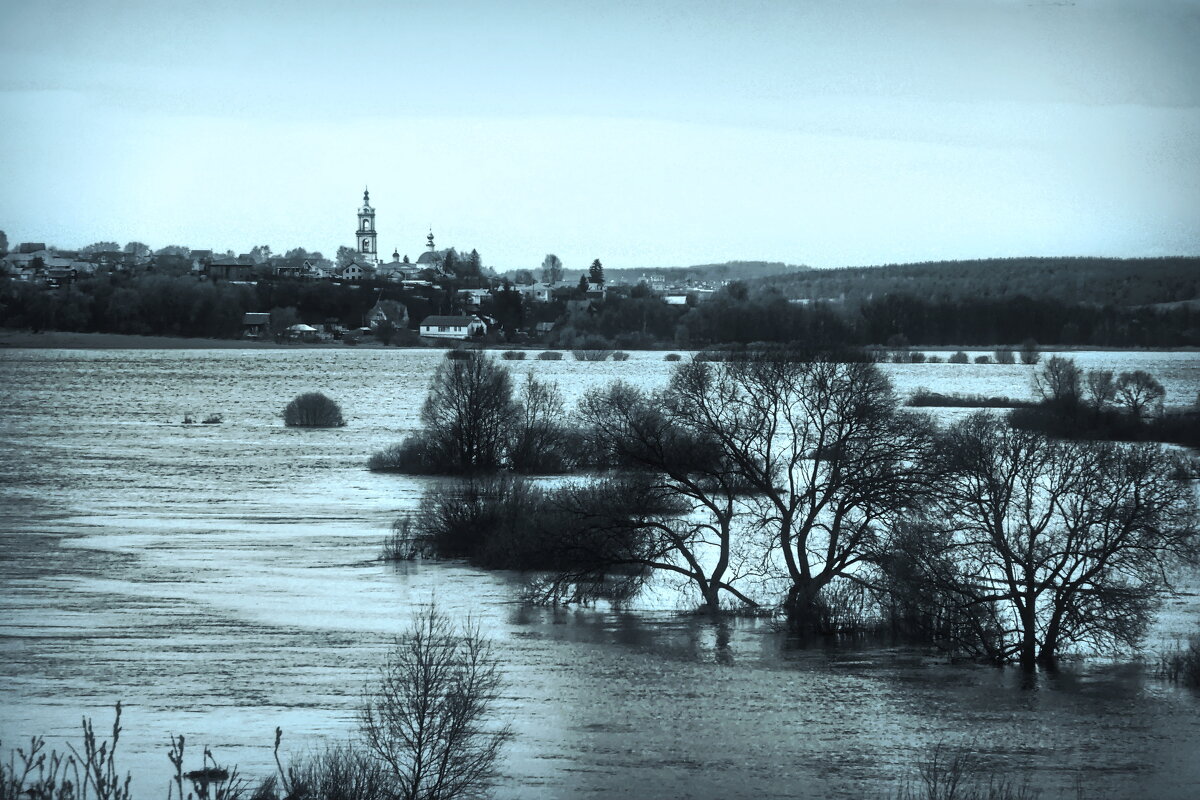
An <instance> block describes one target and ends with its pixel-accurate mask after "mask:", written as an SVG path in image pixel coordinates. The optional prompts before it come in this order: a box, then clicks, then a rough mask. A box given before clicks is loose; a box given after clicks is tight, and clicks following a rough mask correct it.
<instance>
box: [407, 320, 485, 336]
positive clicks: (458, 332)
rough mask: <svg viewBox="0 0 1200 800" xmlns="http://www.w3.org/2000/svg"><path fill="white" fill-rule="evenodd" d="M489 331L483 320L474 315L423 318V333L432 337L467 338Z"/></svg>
mask: <svg viewBox="0 0 1200 800" xmlns="http://www.w3.org/2000/svg"><path fill="white" fill-rule="evenodd" d="M486 332H487V326H486V325H484V323H483V320H481V319H480V318H479V317H476V316H474V315H472V316H469V317H466V316H457V317H442V316H433V317H426V318H425V319H423V320H421V335H422V336H428V337H429V338H431V339H466V338H468V337H471V336H481V335H483V334H484V333H486Z"/></svg>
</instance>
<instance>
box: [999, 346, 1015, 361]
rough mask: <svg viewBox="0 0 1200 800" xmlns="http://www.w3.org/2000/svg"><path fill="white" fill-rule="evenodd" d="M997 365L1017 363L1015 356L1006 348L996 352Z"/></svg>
mask: <svg viewBox="0 0 1200 800" xmlns="http://www.w3.org/2000/svg"><path fill="white" fill-rule="evenodd" d="M996 363H997V364H1015V363H1017V354H1016V353H1014V352H1013V351H1012V350H1009V349H1008V348H1001V349H999V350H997V351H996Z"/></svg>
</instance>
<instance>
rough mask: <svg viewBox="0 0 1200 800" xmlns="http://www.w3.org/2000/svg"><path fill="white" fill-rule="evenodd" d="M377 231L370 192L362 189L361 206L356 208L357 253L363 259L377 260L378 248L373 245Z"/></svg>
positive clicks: (373, 261)
mask: <svg viewBox="0 0 1200 800" xmlns="http://www.w3.org/2000/svg"><path fill="white" fill-rule="evenodd" d="M377 236H378V232H377V231H376V230H375V209H373V208H371V193H370V192H369V191H367V190H366V189H363V204H362V208H360V209H358V248H357V249H358V255H359V257H360V258H362V259H363V260H365V261H370V262H372V263H375V262H378V261H379V257H378V253H379V249H378V248H377V247H376V245H375V241H376V237H377Z"/></svg>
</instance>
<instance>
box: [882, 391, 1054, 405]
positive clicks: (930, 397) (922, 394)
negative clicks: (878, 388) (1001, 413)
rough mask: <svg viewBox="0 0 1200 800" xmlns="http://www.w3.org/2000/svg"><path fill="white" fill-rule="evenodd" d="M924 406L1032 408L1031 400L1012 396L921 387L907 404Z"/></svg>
mask: <svg viewBox="0 0 1200 800" xmlns="http://www.w3.org/2000/svg"><path fill="white" fill-rule="evenodd" d="M905 405H908V406H911V407H923V408H1032V407H1033V406H1034V405H1035V403H1032V402H1030V401H1029V400H1014V399H1013V398H1011V397H984V396H983V395H978V394H971V395H962V394H942V393H940V392H935V391H933V390H931V389H926V388H925V387H921V388H919V389H917V390H916V391H915V392H913V393H912V396H911V397H909V398H908V402H907V403H906V404H905Z"/></svg>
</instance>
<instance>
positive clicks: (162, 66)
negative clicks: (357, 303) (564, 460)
mask: <svg viewBox="0 0 1200 800" xmlns="http://www.w3.org/2000/svg"><path fill="white" fill-rule="evenodd" d="M0 42H2V46H0V147H2V151H3V157H2V160H0V229H2V230H5V231H6V232H7V233H8V237H9V240H10V242H13V243H15V242H21V241H45V242H48V243H52V244H56V245H58V246H60V247H64V248H69V247H79V246H82V245H85V244H88V243H90V242H93V241H96V240H118V241H120V242H122V243H123V242H126V241H129V240H140V241H144V242H146V243H147V244H149V245H151V246H152V247H155V248H157V247H161V246H163V245H167V244H183V245H188V246H190V247H193V248H214V249H218V250H225V249H226V248H231V249H233V250H235V251H238V252H244V251H246V250H248V249H249V248H250V247H252V246H253V245H256V244H269V245H270V246H271V247H272V248H274V249H275V250H279V251H282V250H285V249H288V248H291V247H295V246H303V247H307V248H309V249H319V250H322V251H323V252H324V253H325V254H326V255H332V254H333V253H334V251H336V249H337V247H338V245H343V244H344V245H351V246H352V245H353V244H354V230H355V224H356V217H355V210H356V206H357V205H358V204H359V203H360V202H361V197H362V190H363V186H364V184H367V185H369V186H370V188H371V199H372V202H373V204H374V205H375V207H376V209H377V212H378V217H377V225H378V229H379V230H380V238H379V249H380V251H381V253H385V254H387V255H390V254H391V252H392V250H393V248H398V249H399V252H400V253H401V254H408V255H409V256H411V257H413V258H415V257H416V256H417V255H418V254H419V253H420V252H421V250H422V246H423V243H424V237H425V234H426V232H427V230H428V228H429V227H432V228H433V231H434V234H435V235H436V236H437V241H438V244H439V246H449V245H454V246H456V247H458V248H459V249H465V250H469V249H471V248H472V247H474V248H477V249H478V250H479V252H480V253H481V254H482V255H483V257H484V262H485V263H487V264H489V265H492V266H495V267H497V268H500V269H510V268H519V267H536V266H538V265H539V264H540V263H541V260H542V258H543V256H544V255H545V254H546V253H549V252H554V253H557V254H558V255H559V256H560V257H562V259H563V261H564V262H565V263H566V266H567V267H568V268H580V267H583V266H586V264H587V263H590V261H591V259H593V258H597V257H598V258H601V259H602V260H603V261H604V263H605V265H606V266H609V267H641V266H651V267H653V266H672V265H687V264H696V263H709V262H723V261H727V260H731V259H763V260H771V261H786V262H789V263H796V264H810V265H812V266H820V267H826V266H843V265H852V264H879V263H889V262H903V261H920V260H929V259H943V258H976V257H988V256H1018V255H1108V256H1150V255H1163V254H1197V253H1200V0H1193V1H1191V2H1154V0H1131V1H1129V2H1117V1H1116V0H1114V1H1112V2H1109V1H1107V0H1077V2H1038V1H1037V0H977V1H976V2H969V1H968V0H957V1H956V2H950V1H949V0H945V1H944V2H930V1H929V0H890V1H885V0H880V1H879V2H855V3H845V2H840V0H829V1H828V2H800V1H799V0H795V2H699V1H698V0H687V1H685V2H678V3H675V2H637V3H633V2H628V3H627V2H595V1H594V0H593V1H592V2H547V3H542V2H507V3H498V2H480V3H461V2H446V1H445V0H439V2H432V3H406V2H374V1H372V0H360V1H359V2H345V1H344V0H343V2H336V3H316V2H307V3H306V2H298V1H296V0H291V1H287V0H280V2H253V0H237V1H236V2H223V1H221V0H216V1H214V0H206V2H202V3H182V2H160V1H159V0H149V1H147V2H103V1H101V2H97V1H96V0H89V1H88V2H81V1H78V2H19V3H18V2H5V3H0Z"/></svg>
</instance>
